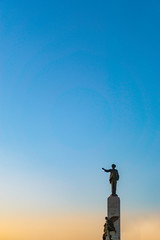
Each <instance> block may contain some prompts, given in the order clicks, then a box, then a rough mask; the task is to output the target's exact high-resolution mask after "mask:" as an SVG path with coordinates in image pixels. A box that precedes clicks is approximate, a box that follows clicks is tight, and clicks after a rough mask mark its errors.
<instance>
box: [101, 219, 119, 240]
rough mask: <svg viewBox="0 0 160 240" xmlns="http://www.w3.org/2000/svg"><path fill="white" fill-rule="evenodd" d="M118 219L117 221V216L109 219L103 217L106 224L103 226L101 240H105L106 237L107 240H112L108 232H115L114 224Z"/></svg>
mask: <svg viewBox="0 0 160 240" xmlns="http://www.w3.org/2000/svg"><path fill="white" fill-rule="evenodd" d="M118 219H119V217H118V216H113V217H111V218H110V219H109V218H108V217H105V220H106V223H105V224H104V234H103V240H106V237H107V236H108V239H109V240H112V236H111V234H110V232H116V229H115V227H114V222H115V221H117V220H118Z"/></svg>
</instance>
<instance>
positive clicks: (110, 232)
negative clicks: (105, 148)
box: [102, 164, 120, 240]
mask: <svg viewBox="0 0 160 240" xmlns="http://www.w3.org/2000/svg"><path fill="white" fill-rule="evenodd" d="M115 168H116V165H115V164H112V169H109V170H107V169H104V168H102V169H103V170H104V171H105V172H110V178H109V181H110V184H111V191H112V194H111V195H110V196H109V197H108V199H107V217H105V220H106V222H105V224H104V233H103V240H120V198H119V197H118V195H117V194H116V186H117V181H118V180H119V173H118V170H117V169H115Z"/></svg>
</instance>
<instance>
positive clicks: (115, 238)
mask: <svg viewBox="0 0 160 240" xmlns="http://www.w3.org/2000/svg"><path fill="white" fill-rule="evenodd" d="M107 216H108V218H109V219H112V222H113V224H114V227H115V231H111V232H110V235H111V239H112V240H120V198H119V197H118V196H112V195H111V196H110V197H109V198H108V199H107ZM106 240H110V239H109V238H107V239H106Z"/></svg>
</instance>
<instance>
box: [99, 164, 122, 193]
mask: <svg viewBox="0 0 160 240" xmlns="http://www.w3.org/2000/svg"><path fill="white" fill-rule="evenodd" d="M115 168H116V165H115V164H112V169H109V170H107V169H105V168H102V169H103V170H104V171H105V172H110V178H109V181H110V184H111V189H112V195H113V196H117V194H116V186H117V181H118V180H119V173H118V170H117V169H115Z"/></svg>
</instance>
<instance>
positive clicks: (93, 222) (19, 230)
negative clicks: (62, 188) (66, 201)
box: [0, 214, 160, 240]
mask: <svg viewBox="0 0 160 240" xmlns="http://www.w3.org/2000/svg"><path fill="white" fill-rule="evenodd" d="M103 224H104V219H102V216H100V215H98V214H97V215H96V214H95V215H91V214H87V215H86V214H77V215H76V214H75V215H61V216H54V217H52V216H43V215H41V216H28V217H27V216H24V217H22V216H17V217H15V216H12V217H9V216H8V217H7V216H6V217H4V216H3V217H1V218H0V225H1V228H0V240H63V239H64V238H65V240H75V239H76V240H101V239H102V234H103ZM121 225H122V234H121V235H122V239H123V240H135V239H136V240H150V239H154V240H159V239H160V229H159V226H160V219H159V217H158V215H156V214H150V215H148V216H147V217H142V216H138V215H137V216H133V215H132V214H127V215H125V214H124V216H123V219H122V224H121Z"/></svg>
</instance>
